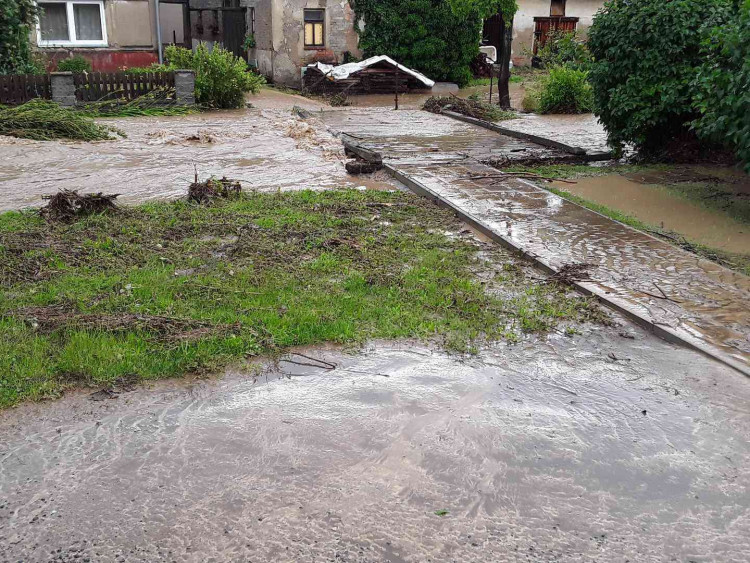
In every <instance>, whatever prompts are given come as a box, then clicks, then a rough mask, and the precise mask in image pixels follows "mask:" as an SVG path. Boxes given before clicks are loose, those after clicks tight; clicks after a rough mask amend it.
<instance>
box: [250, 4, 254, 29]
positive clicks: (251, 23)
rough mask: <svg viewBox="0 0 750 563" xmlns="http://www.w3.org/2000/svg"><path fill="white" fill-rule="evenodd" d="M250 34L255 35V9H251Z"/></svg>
mask: <svg viewBox="0 0 750 563" xmlns="http://www.w3.org/2000/svg"><path fill="white" fill-rule="evenodd" d="M250 33H252V34H253V35H255V8H250Z"/></svg>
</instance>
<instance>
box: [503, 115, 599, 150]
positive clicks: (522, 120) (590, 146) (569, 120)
mask: <svg viewBox="0 0 750 563" xmlns="http://www.w3.org/2000/svg"><path fill="white" fill-rule="evenodd" d="M498 125H501V126H503V127H506V128H508V129H513V130H514V131H520V132H521V133H531V134H532V135H539V136H541V137H546V138H548V139H552V140H553V141H558V142H561V143H566V144H569V145H572V146H575V147H581V148H582V149H585V150H586V151H587V152H589V153H606V152H609V151H610V150H611V149H610V147H609V146H608V145H607V132H606V131H605V130H604V127H603V126H602V124H601V123H599V120H598V119H597V117H596V116H595V115H594V114H593V113H587V114H583V115H559V114H556V115H540V114H535V113H525V114H519V117H518V119H510V120H508V121H501V122H499V123H498Z"/></svg>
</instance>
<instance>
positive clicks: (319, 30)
mask: <svg viewBox="0 0 750 563" xmlns="http://www.w3.org/2000/svg"><path fill="white" fill-rule="evenodd" d="M313 25H314V26H315V43H314V44H315V45H322V44H323V24H322V23H316V24H313Z"/></svg>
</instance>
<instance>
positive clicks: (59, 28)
mask: <svg viewBox="0 0 750 563" xmlns="http://www.w3.org/2000/svg"><path fill="white" fill-rule="evenodd" d="M39 7H40V8H41V13H40V14H39V29H40V30H41V34H42V41H68V40H69V39H70V37H68V13H67V11H66V9H65V4H52V3H40V4H39Z"/></svg>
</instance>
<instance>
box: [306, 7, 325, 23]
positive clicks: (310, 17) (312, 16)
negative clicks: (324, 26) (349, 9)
mask: <svg viewBox="0 0 750 563" xmlns="http://www.w3.org/2000/svg"><path fill="white" fill-rule="evenodd" d="M324 13H325V12H324V10H305V21H306V22H322V21H323V14H324Z"/></svg>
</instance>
